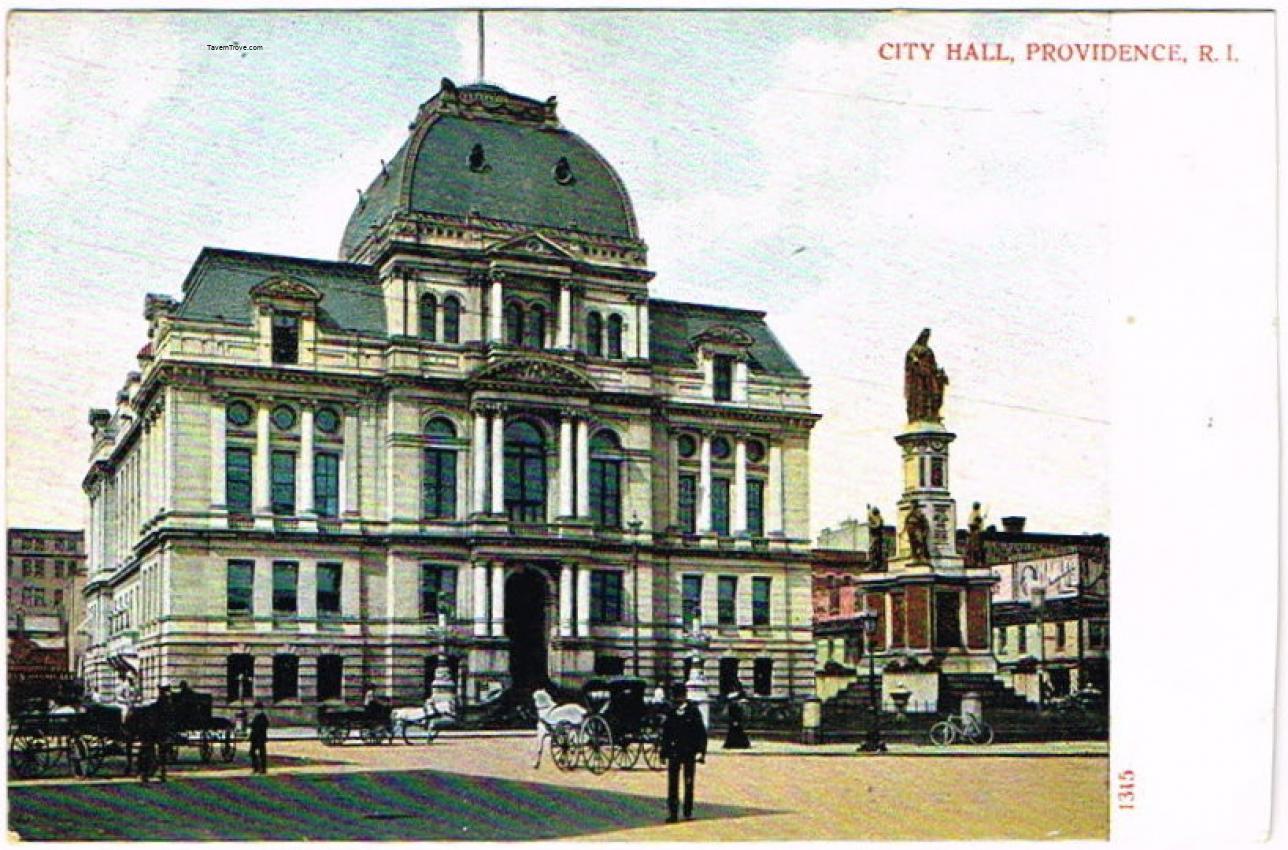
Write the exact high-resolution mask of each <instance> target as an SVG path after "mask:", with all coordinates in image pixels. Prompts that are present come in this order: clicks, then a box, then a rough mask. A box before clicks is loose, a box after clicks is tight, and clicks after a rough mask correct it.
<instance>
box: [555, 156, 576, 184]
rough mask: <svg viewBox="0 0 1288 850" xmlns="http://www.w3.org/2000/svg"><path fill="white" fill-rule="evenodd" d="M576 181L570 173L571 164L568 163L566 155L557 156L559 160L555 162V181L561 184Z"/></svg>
mask: <svg viewBox="0 0 1288 850" xmlns="http://www.w3.org/2000/svg"><path fill="white" fill-rule="evenodd" d="M576 181H577V178H576V177H574V176H573V174H572V166H571V165H569V164H568V157H566V156H561V157H559V161H558V162H556V163H555V182H556V183H558V184H560V185H561V186H567V185H568V184H570V183H575V182H576Z"/></svg>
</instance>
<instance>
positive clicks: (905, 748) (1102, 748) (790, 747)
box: [268, 726, 1109, 758]
mask: <svg viewBox="0 0 1288 850" xmlns="http://www.w3.org/2000/svg"><path fill="white" fill-rule="evenodd" d="M438 734H439V737H440V738H441V739H443V740H448V741H453V740H468V739H487V738H521V739H522V738H532V736H533V735H534V734H535V732H529V731H524V730H521V729H444V730H442V731H440V732H439V733H438ZM268 737H269V740H271V741H312V740H316V739H317V730H316V729H314V728H313V727H311V726H284V727H281V728H277V729H270V730H269V735H268ZM398 743H401V742H400V741H398ZM889 748H890V749H889V752H887V753H885V754H884V755H887V756H930V757H935V758H939V757H945V756H994V757H1010V758H1042V757H1057V756H1058V757H1062V758H1069V757H1086V758H1094V757H1102V758H1103V757H1106V756H1108V755H1109V744H1108V742H1107V741H1041V742H1033V741H1014V742H1009V743H1007V742H995V743H992V744H989V745H987V746H980V745H974V744H954V745H952V746H950V747H936V746H934V745H932V744H930V743H926V744H906V743H891V744H889ZM857 750H858V743H857V742H853V743H835V744H801V743H798V742H796V741H783V740H773V739H755V740H753V741H752V748H751V749H750V750H723V749H721V748H720V741H719V739H718V738H713V739H712V741H711V746H710V751H709V753H708V754H709V755H710V756H712V757H715V756H721V757H733V758H747V757H754V756H828V757H834V756H855V755H858V753H857ZM865 755H866V754H865Z"/></svg>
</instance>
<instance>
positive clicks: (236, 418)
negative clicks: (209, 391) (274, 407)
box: [226, 401, 251, 428]
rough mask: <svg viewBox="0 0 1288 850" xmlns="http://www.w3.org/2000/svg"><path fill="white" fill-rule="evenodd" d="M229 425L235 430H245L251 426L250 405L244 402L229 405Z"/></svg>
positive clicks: (227, 413)
mask: <svg viewBox="0 0 1288 850" xmlns="http://www.w3.org/2000/svg"><path fill="white" fill-rule="evenodd" d="M226 415H227V417H228V424H229V425H232V426H233V427H235V428H245V427H246V426H247V425H249V424H250V417H251V410H250V405H249V404H247V403H246V402H244V401H234V402H233V403H232V404H229V405H228V410H227V412H226Z"/></svg>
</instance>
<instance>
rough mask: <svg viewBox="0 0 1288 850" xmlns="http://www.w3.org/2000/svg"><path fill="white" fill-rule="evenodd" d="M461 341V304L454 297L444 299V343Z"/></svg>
mask: <svg viewBox="0 0 1288 850" xmlns="http://www.w3.org/2000/svg"><path fill="white" fill-rule="evenodd" d="M460 341H461V302H460V299H458V298H457V297H456V296H454V295H449V296H447V297H446V298H444V299H443V342H460Z"/></svg>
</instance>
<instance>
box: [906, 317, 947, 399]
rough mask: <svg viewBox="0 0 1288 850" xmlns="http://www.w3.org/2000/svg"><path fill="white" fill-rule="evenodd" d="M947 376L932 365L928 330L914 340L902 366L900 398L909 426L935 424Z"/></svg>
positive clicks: (933, 355)
mask: <svg viewBox="0 0 1288 850" xmlns="http://www.w3.org/2000/svg"><path fill="white" fill-rule="evenodd" d="M947 385H948V375H946V374H945V373H944V370H943V369H940V368H939V366H938V364H936V363H935V352H933V351H931V350H930V328H926V329H925V330H923V331H922V332H921V335H920V336H918V337H917V341H916V342H914V343H913V344H912V348H909V349H908V354H907V356H906V357H905V358H904V366H903V397H904V399H905V401H906V402H907V406H908V421H909V422H939V421H940V416H939V408H940V407H942V406H943V403H944V387H946V386H947Z"/></svg>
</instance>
